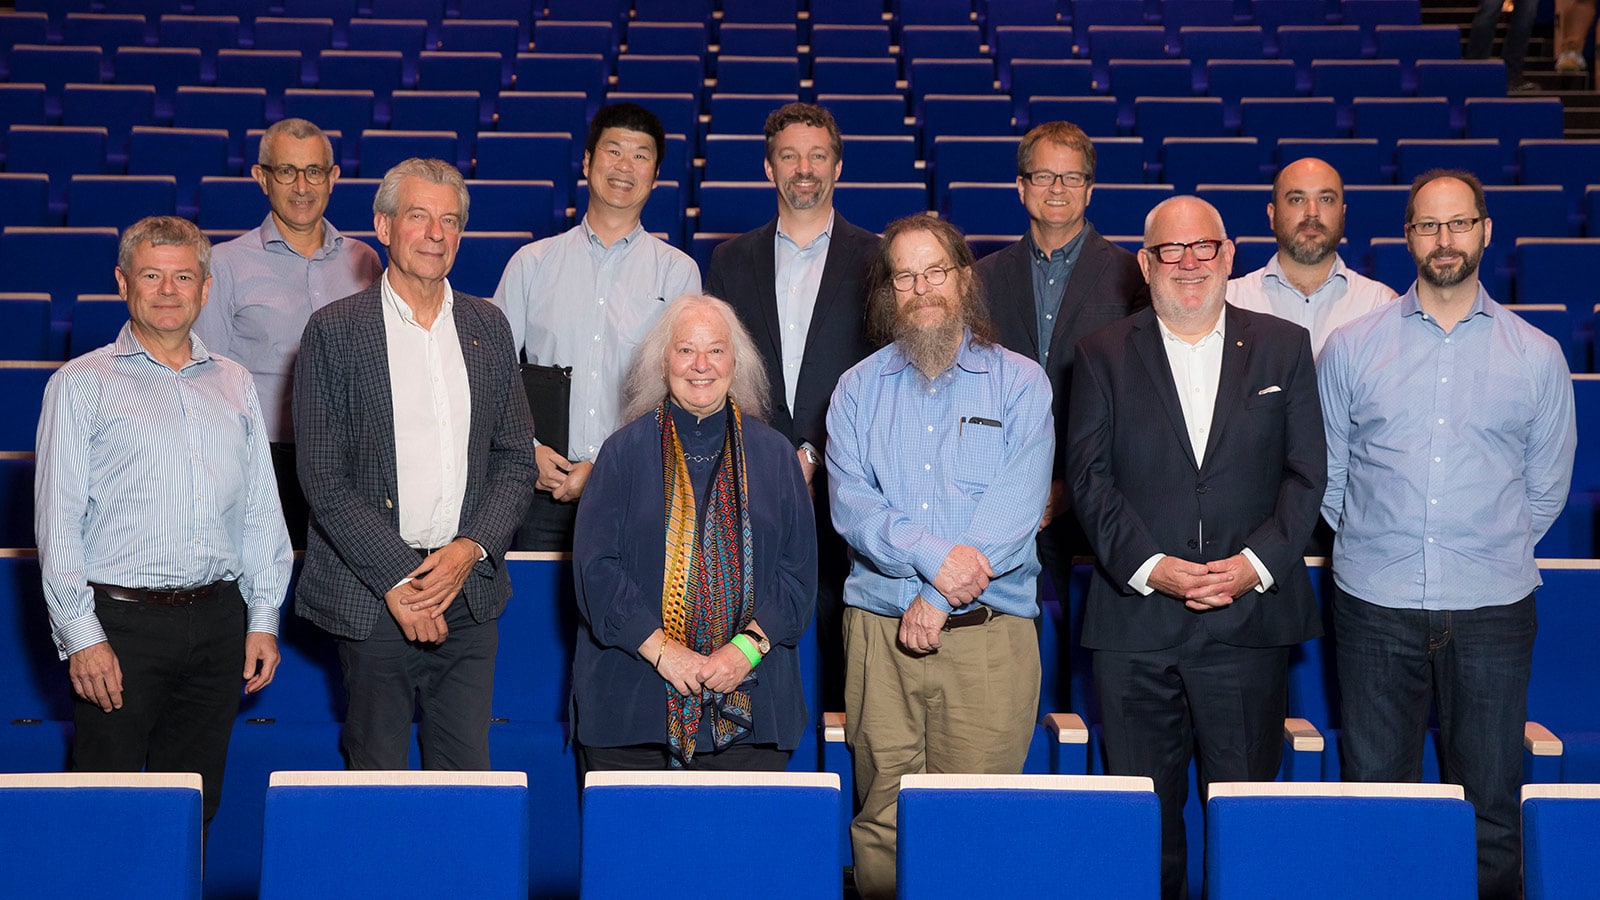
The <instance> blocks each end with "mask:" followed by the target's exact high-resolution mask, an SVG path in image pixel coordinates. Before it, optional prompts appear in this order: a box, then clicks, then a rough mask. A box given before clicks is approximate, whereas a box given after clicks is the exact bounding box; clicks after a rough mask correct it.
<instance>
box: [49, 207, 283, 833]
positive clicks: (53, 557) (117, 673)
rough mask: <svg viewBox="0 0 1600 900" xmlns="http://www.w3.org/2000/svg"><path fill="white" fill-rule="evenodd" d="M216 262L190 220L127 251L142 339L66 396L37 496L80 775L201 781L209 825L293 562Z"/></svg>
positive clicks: (148, 233) (268, 675)
mask: <svg viewBox="0 0 1600 900" xmlns="http://www.w3.org/2000/svg"><path fill="white" fill-rule="evenodd" d="M210 257H211V244H210V242H209V241H207V240H206V237H205V235H204V234H202V233H201V232H200V229H198V228H196V227H195V226H194V224H193V223H191V222H188V221H186V220H184V219H179V218H175V217H171V216H162V217H154V218H149V219H144V220H142V221H140V222H138V223H136V224H134V225H133V226H131V227H130V228H128V230H127V231H126V232H124V233H123V236H122V245H121V247H120V249H119V251H118V256H117V269H116V277H117V288H118V291H119V292H120V293H121V294H122V297H123V299H124V300H126V301H127V303H128V314H129V322H128V324H127V325H126V326H124V327H123V329H122V333H121V334H120V335H118V336H117V340H116V342H115V343H112V344H109V345H107V346H105V347H101V348H100V349H98V350H94V351H92V352H89V353H86V354H84V355H83V356H80V357H78V358H77V359H74V360H72V361H71V362H68V363H66V364H65V365H63V366H62V367H61V368H60V369H59V370H58V371H57V372H56V374H55V375H53V376H52V377H51V378H50V383H49V384H48V385H47V386H46V388H45V396H44V406H43V412H42V415H41V416H40V419H39V439H38V469H37V474H36V480H35V483H34V495H35V514H34V529H35V536H36V539H37V541H38V545H39V568H40V570H41V571H42V573H43V576H44V595H45V603H46V605H47V606H48V607H49V611H50V631H51V636H52V637H53V638H54V639H55V643H56V648H57V650H58V652H59V653H60V654H61V657H62V658H63V659H65V660H67V670H68V674H69V676H70V677H71V679H72V689H73V693H74V694H75V695H76V696H75V698H74V704H73V723H74V734H73V740H72V767H73V768H74V769H75V770H78V771H88V772H138V771H142V770H149V771H152V772H198V773H200V776H201V779H202V781H203V785H204V786H203V811H204V817H205V821H207V822H209V821H210V820H211V817H212V816H213V815H215V814H216V811H217V804H218V802H219V800H220V799H221V796H222V771H223V766H224V764H225V763H226V761H227V757H228V739H229V737H230V736H231V734H232V732H233V719H234V716H235V715H236V714H237V713H238V709H239V687H240V684H241V682H242V683H243V686H244V690H245V691H246V692H247V693H248V692H253V691H258V690H260V689H261V688H263V687H266V685H267V684H268V683H269V682H271V681H272V676H273V673H274V672H275V671H276V669H277V666H278V642H277V633H278V607H279V606H280V605H282V603H283V595H284V592H285V591H286V590H287V588H288V585H289V569H290V566H291V565H292V564H293V559H294V557H293V554H292V552H291V551H290V549H289V534H288V532H287V531H286V530H285V529H284V525H283V514H282V513H281V512H280V511H279V506H278V494H277V491H276V490H275V486H274V483H273V475H272V462H271V460H270V459H269V457H268V454H267V436H266V429H265V427H264V426H263V424H262V417H261V406H260V404H259V402H258V401H257V399H256V391H255V387H254V386H253V385H252V383H251V380H250V373H249V372H247V371H245V369H244V368H243V367H242V366H240V365H238V364H237V363H234V362H232V361H231V360H227V359H224V358H222V357H220V356H216V355H213V354H212V353H211V352H210V351H209V350H208V349H207V348H206V345H205V343H204V342H203V341H201V340H200V338H199V337H198V336H195V335H194V334H192V333H191V331H190V327H191V326H192V325H193V324H194V320H195V316H196V315H198V314H199V312H200V308H201V307H202V306H204V305H205V303H206V291H207V289H208V288H209V286H210V277H209V274H208V269H207V267H208V265H209V262H210ZM91 852H92V851H91Z"/></svg>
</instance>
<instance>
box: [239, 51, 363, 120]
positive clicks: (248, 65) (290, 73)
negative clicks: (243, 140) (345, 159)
mask: <svg viewBox="0 0 1600 900" xmlns="http://www.w3.org/2000/svg"><path fill="white" fill-rule="evenodd" d="M332 52H335V51H324V53H332ZM302 68H303V66H302V59H301V54H300V53H299V51H296V50H218V51H217V86H218V87H258V88H264V89H265V90H266V92H267V115H268V117H269V118H278V117H280V116H281V115H282V113H283V92H284V91H286V90H288V89H289V88H297V87H303V86H305V85H304V79H303V77H302ZM340 86H341V87H342V86H343V85H340ZM362 86H363V87H369V86H370V85H362Z"/></svg>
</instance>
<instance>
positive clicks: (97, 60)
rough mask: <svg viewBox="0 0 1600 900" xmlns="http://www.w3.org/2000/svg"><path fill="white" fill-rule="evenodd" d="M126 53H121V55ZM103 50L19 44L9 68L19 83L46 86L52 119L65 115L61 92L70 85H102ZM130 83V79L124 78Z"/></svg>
mask: <svg viewBox="0 0 1600 900" xmlns="http://www.w3.org/2000/svg"><path fill="white" fill-rule="evenodd" d="M121 52H122V51H120V50H119V51H118V54H119V55H120V54H121ZM101 56H102V53H101V50H100V48H99V47H81V46H66V45H55V44H49V45H47V44H18V45H16V46H14V47H12V48H11V49H10V50H9V51H7V53H6V66H7V67H8V68H9V69H10V72H11V81H12V82H13V83H16V84H24V83H27V84H42V85H44V90H45V110H46V113H47V114H48V115H50V116H59V115H60V114H61V89H62V88H63V87H65V86H66V85H68V84H99V83H100V82H101V81H102V80H103V79H101V77H100V70H101ZM121 80H123V81H126V79H121Z"/></svg>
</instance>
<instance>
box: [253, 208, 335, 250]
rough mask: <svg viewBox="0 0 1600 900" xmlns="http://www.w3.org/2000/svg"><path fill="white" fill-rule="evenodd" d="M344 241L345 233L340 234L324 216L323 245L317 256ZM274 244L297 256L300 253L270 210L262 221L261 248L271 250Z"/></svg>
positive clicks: (333, 248)
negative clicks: (290, 242)
mask: <svg viewBox="0 0 1600 900" xmlns="http://www.w3.org/2000/svg"><path fill="white" fill-rule="evenodd" d="M343 243H344V235H342V234H340V233H339V229H337V228H335V227H333V223H332V222H329V221H328V219H327V217H326V216H324V217H323V219H322V246H321V247H319V248H317V256H318V257H321V256H326V255H328V254H329V253H332V252H333V251H334V250H336V249H338V248H339V246H340V245H342V244H343ZM273 245H277V246H281V247H282V248H283V249H285V250H288V251H289V252H290V253H293V254H295V255H296V256H299V255H300V254H299V251H297V250H295V249H294V247H293V246H291V245H290V244H289V240H288V238H285V237H284V236H283V231H282V230H281V229H280V228H278V221H277V220H276V219H274V218H273V217H272V213H270V212H269V213H267V218H266V221H264V222H262V223H261V248H262V249H263V250H271V249H273Z"/></svg>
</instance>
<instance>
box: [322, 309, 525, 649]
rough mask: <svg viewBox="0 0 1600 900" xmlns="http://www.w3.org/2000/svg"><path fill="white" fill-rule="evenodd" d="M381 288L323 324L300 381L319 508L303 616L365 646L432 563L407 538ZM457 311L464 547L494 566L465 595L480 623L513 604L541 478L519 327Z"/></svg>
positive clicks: (484, 565)
mask: <svg viewBox="0 0 1600 900" xmlns="http://www.w3.org/2000/svg"><path fill="white" fill-rule="evenodd" d="M380 284H381V282H380V283H379V284H374V285H373V286H372V287H369V288H367V289H366V290H364V291H362V292H360V293H359V294H354V295H352V296H349V297H346V298H344V299H343V300H339V301H336V302H334V303H330V304H328V305H327V306H325V307H323V308H322V309H320V310H317V311H316V312H315V313H312V315H311V320H310V322H308V323H307V324H306V330H305V335H304V336H303V338H302V339H301V344H300V356H299V358H298V359H297V360H296V361H295V369H294V424H295V437H296V442H297V453H296V456H297V466H298V469H299V472H300V484H301V485H302V486H303V487H304V488H305V494H306V501H307V503H308V504H309V506H310V507H311V529H310V534H309V535H308V536H307V542H306V556H305V567H304V569H303V570H302V571H301V573H300V579H299V581H298V583H297V585H296V588H295V611H296V612H298V613H299V614H300V615H302V616H304V617H306V618H307V619H310V620H311V621H313V622H315V623H316V624H317V625H319V626H321V627H322V628H323V629H325V630H327V631H329V632H332V633H333V634H336V635H339V636H341V637H347V638H353V639H356V640H364V639H365V638H366V637H367V636H369V635H370V634H371V633H372V625H373V623H374V622H375V621H377V618H378V616H380V615H387V610H386V608H385V606H384V602H383V595H384V594H385V593H387V592H388V591H389V589H390V588H392V587H394V586H395V584H397V583H398V582H399V581H400V580H401V579H402V578H404V577H406V575H407V574H409V573H410V572H411V570H412V569H415V568H416V567H417V563H418V562H419V561H420V559H419V557H418V556H417V551H416V550H414V549H412V548H411V547H408V546H407V545H406V544H405V542H404V541H402V540H401V539H400V508H399V506H398V498H399V487H398V481H397V477H396V474H395V466H396V463H395V453H394V403H393V399H392V395H391V394H390V392H389V355H388V353H389V351H388V343H387V339H386V337H385V334H384V326H383V307H382V303H383V300H382V295H381V294H380V292H379V291H380ZM454 310H455V312H454V318H455V325H456V332H457V334H458V335H459V337H460V339H461V355H462V357H463V358H464V359H465V361H466V365H467V384H468V387H469V389H470V391H471V394H472V425H471V429H470V432H469V435H468V440H467V492H466V496H465V497H464V498H463V501H462V506H461V524H460V531H459V532H458V536H461V537H468V538H471V539H473V540H474V541H477V542H478V544H479V545H481V546H482V547H483V549H484V550H485V551H486V552H487V553H488V554H489V556H488V558H487V559H485V560H483V561H482V562H480V563H478V564H477V565H476V566H474V567H473V570H472V573H471V574H470V575H468V576H467V581H466V584H465V585H464V586H463V587H462V595H463V597H464V598H465V600H466V603H467V607H468V609H470V610H471V612H472V616H473V618H474V619H476V620H477V621H479V622H485V621H488V620H490V619H493V618H495V617H496V616H498V615H500V613H501V611H502V610H504V609H505V604H506V599H507V598H509V597H510V596H511V579H510V577H509V576H508V575H507V574H506V568H505V552H506V548H507V547H508V546H509V545H510V543H511V536H512V535H513V534H514V533H515V532H516V529H517V526H518V525H519V524H521V522H522V514H523V511H524V510H526V509H527V506H528V500H529V498H531V497H532V496H533V483H534V481H535V480H536V479H537V478H538V469H537V467H536V466H535V464H534V457H533V448H534V443H533V420H532V418H531V417H530V415H529V414H528V402H527V400H526V398H525V397H524V395H523V392H522V379H521V376H520V375H519V374H518V369H517V354H516V350H515V348H514V347H513V346H512V342H511V326H510V325H508V324H507V323H506V318H505V315H504V314H503V313H501V312H500V310H498V309H496V308H495V307H494V306H493V305H492V304H490V303H489V302H488V301H486V300H483V299H481V298H478V297H473V296H471V295H468V294H464V293H462V292H460V291H457V292H456V294H455V306H454Z"/></svg>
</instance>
